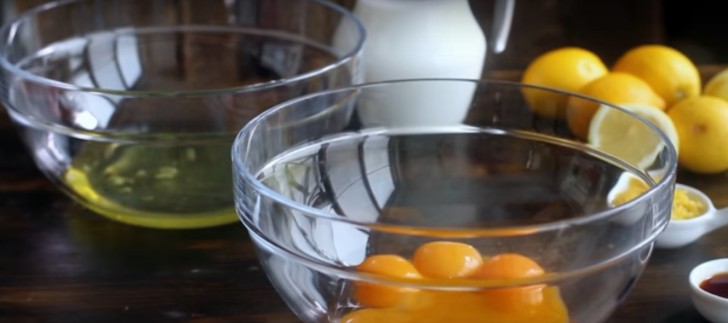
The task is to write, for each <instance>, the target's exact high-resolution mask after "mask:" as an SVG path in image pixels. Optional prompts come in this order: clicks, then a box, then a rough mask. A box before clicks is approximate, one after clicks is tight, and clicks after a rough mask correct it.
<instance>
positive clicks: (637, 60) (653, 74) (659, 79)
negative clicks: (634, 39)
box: [612, 45, 700, 106]
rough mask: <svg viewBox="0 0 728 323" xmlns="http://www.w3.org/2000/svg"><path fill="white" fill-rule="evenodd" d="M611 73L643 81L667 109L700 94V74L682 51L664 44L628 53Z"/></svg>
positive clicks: (632, 50)
mask: <svg viewBox="0 0 728 323" xmlns="http://www.w3.org/2000/svg"><path fill="white" fill-rule="evenodd" d="M612 71H615V72H625V73H630V74H632V75H634V76H637V77H639V78H641V79H643V80H644V81H645V82H647V84H649V85H650V86H651V87H652V89H653V90H655V92H656V93H657V94H658V95H659V96H660V97H662V98H663V99H664V100H665V102H666V103H667V105H668V106H671V105H673V104H675V103H676V102H678V101H680V100H682V99H685V98H690V97H694V96H698V95H700V73H699V72H698V69H697V67H695V64H693V62H692V61H690V59H689V58H688V57H687V56H685V55H683V54H682V53H681V52H679V51H677V50H675V49H673V48H670V47H667V46H662V45H644V46H639V47H636V48H634V49H631V50H629V51H627V52H626V53H625V54H624V55H622V57H620V58H619V59H618V60H617V63H616V64H615V65H614V68H613V69H612Z"/></svg>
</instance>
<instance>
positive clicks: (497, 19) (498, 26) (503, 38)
mask: <svg viewBox="0 0 728 323" xmlns="http://www.w3.org/2000/svg"><path fill="white" fill-rule="evenodd" d="M515 7H516V0H496V2H495V10H494V11H493V12H494V17H493V35H494V36H495V37H494V38H493V40H494V41H495V43H494V45H493V52H494V53H496V54H498V53H501V52H503V50H505V49H506V44H507V43H508V34H510V32H511V23H512V22H513V11H514V10H515Z"/></svg>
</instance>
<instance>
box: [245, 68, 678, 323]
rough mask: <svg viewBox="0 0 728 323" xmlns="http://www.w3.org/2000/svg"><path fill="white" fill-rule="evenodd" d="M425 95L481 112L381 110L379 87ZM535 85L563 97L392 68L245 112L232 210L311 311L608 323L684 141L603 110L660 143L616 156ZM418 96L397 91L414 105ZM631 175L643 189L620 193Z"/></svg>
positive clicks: (665, 203)
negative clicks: (620, 199) (566, 118)
mask: <svg viewBox="0 0 728 323" xmlns="http://www.w3.org/2000/svg"><path fill="white" fill-rule="evenodd" d="M526 90H527V91H526ZM424 92H427V93H432V94H434V95H432V96H430V95H428V96H427V102H424V101H423V102H421V103H422V104H427V105H428V107H432V103H433V102H440V104H441V105H442V108H443V109H447V108H448V104H449V105H455V104H467V106H465V108H467V110H468V111H469V114H470V115H471V116H472V117H469V118H468V119H467V120H466V119H463V120H462V121H461V122H456V123H453V121H452V120H450V119H448V120H445V119H442V118H431V117H430V116H429V115H428V114H426V113H422V114H418V115H414V116H412V118H413V120H414V119H416V121H417V122H416V123H410V124H400V125H393V124H389V123H387V124H386V126H384V125H383V124H381V123H377V122H375V121H376V119H377V118H379V117H384V116H386V115H387V114H388V113H396V111H389V110H386V109H385V110H383V109H384V107H390V105H387V104H380V103H381V102H382V100H384V101H388V100H394V99H396V98H401V97H402V96H409V95H413V94H416V93H424ZM534 92H537V93H538V92H543V93H544V94H549V95H557V96H559V95H560V96H568V95H570V94H569V93H564V92H558V91H554V90H549V89H543V88H538V87H531V86H527V85H523V84H513V83H506V82H496V81H469V80H445V79H429V80H404V81H392V82H384V83H376V84H363V85H357V86H354V87H350V88H343V89H337V90H333V91H324V92H317V93H315V94H312V95H308V96H304V97H301V98H298V99H295V100H292V101H288V102H286V103H283V104H280V105H277V106H275V107H273V108H271V109H269V110H267V111H266V112H265V113H263V114H261V115H260V116H258V117H256V118H255V119H254V120H252V121H251V122H250V123H248V124H247V125H246V127H245V128H244V129H243V130H242V131H241V132H240V133H239V134H238V137H237V138H236V140H235V142H234V144H233V152H232V156H233V165H234V170H233V174H234V183H235V187H234V188H235V200H236V209H237V212H238V215H239V216H240V219H241V221H242V222H243V224H244V226H245V228H246V229H247V232H248V233H249V236H250V238H251V239H252V240H253V242H254V244H255V246H256V248H257V254H258V257H259V260H260V263H261V267H262V268H263V269H264V270H265V272H266V274H267V276H268V278H269V281H270V282H271V284H272V285H273V286H274V287H275V288H276V290H277V292H278V294H279V295H280V296H281V298H282V299H283V300H284V301H285V302H286V303H287V305H288V306H289V307H290V308H291V310H292V311H293V312H294V313H295V314H296V315H298V317H300V318H301V320H302V321H304V322H316V323H318V322H346V323H368V322H398V323H408V322H412V323H415V322H416V323H452V322H494V323H499V322H508V323H512V322H602V321H605V320H606V319H607V318H608V317H609V315H610V314H611V313H612V311H613V310H614V309H615V308H616V307H617V306H618V304H619V303H620V302H621V301H623V300H624V299H625V298H626V297H627V296H628V295H629V291H630V290H631V288H632V286H633V285H634V284H635V282H636V281H637V279H638V277H639V275H640V273H641V272H642V270H643V269H644V267H645V265H646V263H647V261H648V259H649V256H650V253H651V250H652V246H653V242H654V239H655V238H656V236H657V235H658V234H659V233H660V232H661V231H662V230H663V229H664V227H665V225H666V224H667V222H668V220H669V216H670V204H671V202H672V194H671V193H672V185H673V183H674V179H675V175H674V174H675V166H676V159H675V158H676V157H675V152H674V149H673V148H672V146H671V145H670V144H669V139H667V138H666V137H665V136H664V134H662V133H661V132H660V131H659V130H657V129H656V128H653V127H652V126H651V125H650V124H648V123H643V121H641V120H642V119H640V118H637V117H636V116H633V115H631V114H629V112H626V111H623V110H620V109H618V108H612V107H609V106H605V107H606V108H605V109H614V111H613V112H612V113H614V114H623V117H624V119H627V120H632V122H633V123H634V124H635V125H637V126H639V125H642V126H644V127H647V128H646V129H643V130H645V131H643V132H641V133H645V134H647V135H654V139H655V140H654V142H657V143H659V144H658V145H657V146H655V149H657V150H655V151H649V152H645V156H644V158H638V159H639V160H637V159H630V160H627V159H625V160H621V159H619V158H617V157H616V156H615V155H614V154H612V153H609V152H607V151H602V150H600V149H599V148H598V147H595V146H594V145H591V144H589V143H588V142H586V141H585V140H584V139H580V138H578V137H575V136H573V135H572V134H570V133H569V132H568V129H565V128H563V127H562V126H563V124H561V123H559V122H557V121H555V120H550V119H543V118H540V117H539V116H537V115H536V114H534V112H533V111H532V110H531V109H530V108H529V106H528V104H527V102H526V100H524V97H523V96H524V93H528V94H532V93H534ZM463 95H465V96H467V97H464V98H460V99H459V100H449V99H448V98H451V97H453V96H463ZM433 97H436V98H437V100H435V101H433ZM409 98H410V99H411V100H410V99H408V100H399V101H398V102H405V101H406V102H411V103H413V104H414V102H420V101H417V99H418V98H419V97H418V96H416V95H414V96H412V97H409ZM457 110H458V111H461V109H459V107H458V109H457ZM407 111H410V110H407ZM362 115H365V116H367V118H359V116H362ZM632 141H633V140H632ZM623 144H624V145H629V144H630V141H628V142H625V143H623ZM634 151H637V152H641V151H644V150H634ZM624 173H630V174H633V175H634V176H636V177H638V178H640V179H642V180H643V181H644V183H646V184H647V190H646V191H644V192H642V193H641V194H639V195H638V196H636V197H635V198H633V199H631V200H629V201H627V202H626V203H624V204H622V205H619V206H613V205H610V204H609V203H608V202H609V201H608V199H607V198H608V195H609V194H608V193H609V192H610V191H611V190H612V188H613V187H614V186H615V184H616V183H617V181H618V180H619V178H621V177H622V176H621V175H622V174H624ZM653 174H660V176H659V177H658V176H653Z"/></svg>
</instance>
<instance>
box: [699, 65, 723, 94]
mask: <svg viewBox="0 0 728 323" xmlns="http://www.w3.org/2000/svg"><path fill="white" fill-rule="evenodd" d="M703 95H709V96H715V97H719V98H721V99H723V100H727V101H728V69H724V70H723V71H721V72H720V73H718V74H716V75H715V76H713V77H712V78H711V79H710V81H708V83H707V84H705V89H704V90H703Z"/></svg>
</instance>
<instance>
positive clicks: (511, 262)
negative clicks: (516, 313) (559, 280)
mask: <svg viewBox="0 0 728 323" xmlns="http://www.w3.org/2000/svg"><path fill="white" fill-rule="evenodd" d="M543 274H544V270H543V268H541V266H540V265H539V264H538V263H536V262H535V261H533V260H532V259H531V258H528V257H526V256H523V255H520V254H515V253H506V254H500V255H496V256H494V257H491V258H489V259H488V260H486V261H485V262H484V263H483V265H482V266H481V267H480V269H479V270H478V272H477V273H476V274H475V277H476V278H480V279H487V280H514V279H526V278H533V277H538V276H541V275H543ZM544 287H546V286H545V285H541V284H539V285H529V286H519V287H512V288H501V289H493V290H487V291H483V294H484V295H485V297H487V298H488V302H490V303H491V304H494V305H496V306H498V307H501V308H511V309H515V308H518V307H520V306H524V305H534V304H538V303H541V302H543V293H542V291H543V288H544Z"/></svg>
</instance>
